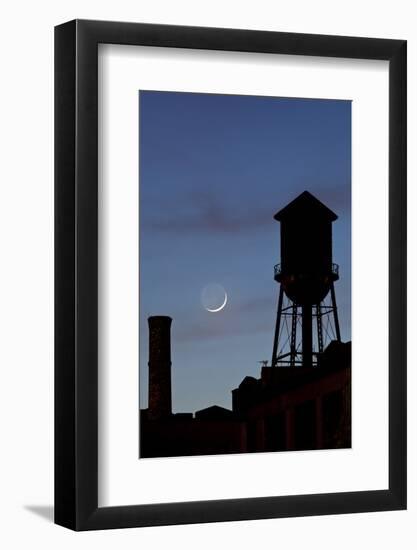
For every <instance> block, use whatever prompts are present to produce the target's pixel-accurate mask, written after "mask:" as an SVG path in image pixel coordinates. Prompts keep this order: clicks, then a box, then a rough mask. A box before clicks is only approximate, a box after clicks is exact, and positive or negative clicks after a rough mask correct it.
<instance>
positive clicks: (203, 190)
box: [139, 91, 351, 412]
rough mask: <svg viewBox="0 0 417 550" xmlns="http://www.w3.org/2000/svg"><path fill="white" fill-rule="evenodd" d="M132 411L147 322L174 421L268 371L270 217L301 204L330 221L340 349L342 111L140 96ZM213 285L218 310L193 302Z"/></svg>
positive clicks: (295, 102) (345, 149)
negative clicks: (156, 318) (157, 331)
mask: <svg viewBox="0 0 417 550" xmlns="http://www.w3.org/2000/svg"><path fill="white" fill-rule="evenodd" d="M139 108H140V128H139V131H140V139H139V142H140V143H139V147H140V183H139V185H140V193H139V194H140V235H139V236H140V335H139V336H140V407H141V408H145V407H146V406H147V385H148V325H147V318H148V316H150V315H170V316H171V317H172V318H173V322H172V400H173V411H174V412H194V411H196V410H198V409H201V408H204V407H206V406H210V405H214V404H217V405H221V406H224V407H228V408H231V390H232V389H233V388H235V387H237V386H238V385H239V383H240V382H241V381H242V379H243V378H244V377H245V376H248V375H250V376H255V377H259V374H260V364H259V363H258V361H260V360H263V359H268V360H269V361H270V359H271V353H272V343H273V342H272V340H273V332H274V324H275V317H276V306H277V296H278V284H277V283H276V282H275V281H274V279H273V266H274V264H276V263H279V261H280V249H279V223H278V222H276V221H275V220H274V219H273V215H274V214H275V213H276V212H277V211H278V210H280V209H281V208H282V207H284V206H285V205H286V204H287V203H288V202H290V201H291V200H293V199H294V198H295V197H296V196H297V195H299V194H300V193H301V192H303V191H305V190H308V191H310V193H312V194H313V195H315V196H316V197H317V198H318V199H320V200H321V201H322V202H324V203H325V204H326V205H327V206H328V207H329V208H331V209H332V210H333V211H334V212H335V213H336V214H337V215H338V216H339V219H338V220H337V221H336V222H335V223H334V224H333V261H334V262H336V263H338V264H339V266H340V280H339V281H337V282H336V283H335V290H336V299H337V302H338V308H339V318H340V328H341V333H342V340H343V341H346V340H349V339H350V306H351V299H350V292H351V290H350V286H351V280H350V270H351V224H350V219H351V218H350V214H351V102H350V101H335V100H317V99H288V98H271V97H253V96H233V95H214V94H190V93H176V92H150V91H149V92H148V91H141V92H140V93H139ZM210 283H217V284H220V285H222V286H223V287H224V288H225V290H226V292H227V294H228V302H227V305H226V307H225V308H224V309H223V310H222V311H220V312H218V313H210V312H208V311H206V310H205V309H204V308H203V306H202V304H201V292H202V290H203V288H204V287H205V286H206V285H208V284H210Z"/></svg>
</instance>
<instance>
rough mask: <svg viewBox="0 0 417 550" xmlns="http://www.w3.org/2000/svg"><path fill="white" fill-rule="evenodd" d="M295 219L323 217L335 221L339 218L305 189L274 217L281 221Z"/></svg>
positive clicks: (322, 218)
mask: <svg viewBox="0 0 417 550" xmlns="http://www.w3.org/2000/svg"><path fill="white" fill-rule="evenodd" d="M291 218H294V219H306V218H307V219H311V218H313V219H321V220H328V221H329V222H334V221H335V220H337V216H336V214H335V213H334V212H333V211H332V210H330V208H327V206H326V205H324V204H323V203H322V202H321V201H319V199H316V197H315V196H314V195H312V194H311V193H309V192H308V191H303V193H301V195H298V197H297V198H295V199H294V200H293V201H291V202H290V203H289V204H287V206H285V207H284V208H282V210H280V211H279V212H277V213H276V214H275V216H274V219H275V220H277V221H279V222H281V221H284V220H290V219H291Z"/></svg>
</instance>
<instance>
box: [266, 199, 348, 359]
mask: <svg viewBox="0 0 417 550" xmlns="http://www.w3.org/2000/svg"><path fill="white" fill-rule="evenodd" d="M274 219H275V220H277V221H279V222H280V223H281V263H280V264H277V265H276V266H275V268H274V279H275V281H277V282H278V283H279V285H280V286H279V297H278V311H277V320H276V325H275V334H274V345H273V351H272V362H271V365H272V366H273V367H274V366H296V365H298V366H303V367H312V366H313V365H315V364H316V362H317V354H318V353H321V352H322V351H323V348H324V341H325V340H337V341H340V329H339V320H338V316H337V307H336V295H335V291H334V282H335V281H337V280H338V279H339V267H338V265H336V264H334V263H333V260H332V223H333V222H334V221H335V220H337V216H336V214H335V213H334V212H332V211H331V210H330V209H329V208H327V206H325V205H324V204H323V203H321V202H320V201H319V200H318V199H316V198H315V197H314V196H313V195H312V194H311V193H309V192H308V191H304V193H301V195H299V196H298V197H297V198H296V199H295V200H293V201H292V202H290V203H289V204H288V205H287V206H286V207H285V208H283V209H282V210H280V211H279V212H278V213H277V214H275V216H274ZM300 328H301V330H300Z"/></svg>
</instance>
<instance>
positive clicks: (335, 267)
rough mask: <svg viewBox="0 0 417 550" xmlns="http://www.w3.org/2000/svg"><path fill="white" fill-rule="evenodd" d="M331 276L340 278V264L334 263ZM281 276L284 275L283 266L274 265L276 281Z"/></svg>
mask: <svg viewBox="0 0 417 550" xmlns="http://www.w3.org/2000/svg"><path fill="white" fill-rule="evenodd" d="M331 274H332V275H333V276H334V277H336V278H339V264H334V263H332V267H331ZM280 275H282V264H275V265H274V279H276V278H277V277H279V276H280Z"/></svg>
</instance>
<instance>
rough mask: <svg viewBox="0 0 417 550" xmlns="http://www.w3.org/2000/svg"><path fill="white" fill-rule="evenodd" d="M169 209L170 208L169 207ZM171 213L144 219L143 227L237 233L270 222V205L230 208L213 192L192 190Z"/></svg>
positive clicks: (178, 231) (183, 231) (166, 230)
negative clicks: (170, 214) (243, 208)
mask: <svg viewBox="0 0 417 550" xmlns="http://www.w3.org/2000/svg"><path fill="white" fill-rule="evenodd" d="M168 210H169V209H168ZM173 214H175V215H172V216H170V217H168V218H167V217H165V216H164V217H158V219H156V218H153V219H149V220H147V221H145V227H146V228H149V229H151V230H153V231H160V232H177V233H188V232H215V233H240V232H241V231H253V230H254V229H256V228H262V227H266V226H267V225H271V223H272V216H273V214H274V212H273V211H272V210H271V207H266V206H257V205H254V204H251V205H250V210H249V209H245V210H242V209H241V208H239V206H237V208H236V209H233V208H232V207H230V206H227V205H225V203H224V199H223V200H222V201H221V200H220V199H219V198H218V197H216V196H215V195H214V194H212V193H208V192H206V193H191V194H189V195H188V196H187V197H185V198H184V199H183V201H182V202H181V204H180V206H179V207H178V209H177V211H176V212H175V213H173Z"/></svg>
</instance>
